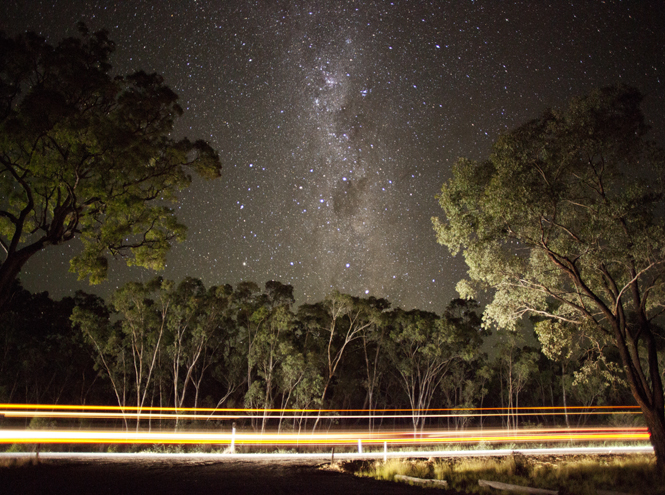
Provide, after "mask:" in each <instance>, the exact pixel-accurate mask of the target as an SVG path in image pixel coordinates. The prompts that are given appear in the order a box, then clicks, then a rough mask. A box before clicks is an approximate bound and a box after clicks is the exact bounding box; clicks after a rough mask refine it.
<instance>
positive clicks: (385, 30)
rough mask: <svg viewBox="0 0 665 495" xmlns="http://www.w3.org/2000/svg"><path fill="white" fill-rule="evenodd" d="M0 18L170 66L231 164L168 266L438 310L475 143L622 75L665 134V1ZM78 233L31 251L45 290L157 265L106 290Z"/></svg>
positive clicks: (33, 281) (12, 12) (148, 65)
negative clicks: (446, 196) (439, 227)
mask: <svg viewBox="0 0 665 495" xmlns="http://www.w3.org/2000/svg"><path fill="white" fill-rule="evenodd" d="M0 4H1V5H0V29H2V30H4V31H5V32H7V33H9V34H15V33H18V32H22V31H26V30H32V31H36V32H38V33H40V34H41V35H42V36H45V37H46V38H47V39H48V40H49V41H50V42H51V43H57V42H58V41H59V40H60V39H61V38H63V37H65V36H71V35H75V34H76V30H75V24H76V22H77V21H79V20H82V21H84V22H85V23H86V24H87V25H88V27H89V28H90V29H91V30H97V29H101V28H106V29H108V30H109V32H110V38H111V39H113V40H114V41H115V42H116V45H117V49H116V52H115V54H114V55H113V58H112V63H113V66H114V70H117V72H118V73H128V72H131V71H134V70H138V69H143V70H145V71H147V72H158V73H161V74H163V75H164V77H165V80H166V83H167V84H168V85H169V86H170V87H171V88H172V89H173V90H175V91H176V93H178V95H179V96H180V103H181V105H182V107H183V108H184V109H185V113H184V115H183V117H182V118H181V119H180V120H179V121H178V124H177V128H176V131H175V134H176V135H177V136H187V137H190V138H192V139H196V138H202V139H206V140H207V141H208V142H209V143H210V144H211V145H212V146H213V147H214V148H216V149H217V150H218V151H219V154H220V158H221V161H222V165H223V170H222V174H223V177H222V178H221V179H220V180H216V181H213V182H205V181H201V180H195V182H194V184H193V185H192V187H191V188H190V189H189V190H187V191H185V192H184V193H183V194H182V196H181V202H180V203H179V204H178V205H176V208H178V210H179V211H178V216H179V218H180V219H181V220H182V221H184V222H185V223H186V224H187V225H188V227H189V233H188V239H187V241H185V242H184V243H182V244H179V245H177V246H175V247H174V249H173V250H172V252H171V253H170V255H169V258H168V266H167V268H166V270H165V272H164V273H163V275H164V276H165V277H168V278H172V279H175V280H179V279H180V278H182V277H184V276H187V275H189V276H194V277H198V278H201V279H202V280H203V281H204V283H205V284H206V285H213V284H223V283H231V284H234V285H235V284H237V283H238V282H239V281H242V280H252V281H255V282H258V283H259V284H263V283H264V282H265V281H267V280H279V281H281V282H283V283H288V284H292V285H293V286H294V288H295V293H296V295H297V299H298V302H314V301H318V300H321V299H322V298H323V297H325V295H326V294H327V293H329V292H330V291H331V290H332V289H338V290H340V291H341V292H347V293H351V294H354V295H373V296H376V297H387V298H388V299H389V300H390V301H391V302H392V303H393V304H394V305H396V306H401V307H405V308H407V309H410V308H413V307H418V308H421V309H425V310H432V311H441V310H442V309H443V308H444V307H445V305H446V304H447V302H448V301H449V300H450V299H451V298H453V297H455V295H456V293H455V290H454V287H455V284H456V283H457V281H458V280H459V279H461V278H463V277H464V274H465V271H466V269H465V265H464V262H463V260H462V259H461V257H457V258H453V257H451V256H450V255H449V254H448V252H447V251H446V249H445V248H443V247H442V246H439V245H437V244H436V242H435V238H434V232H433V230H432V226H431V220H430V218H431V217H432V216H433V215H439V214H440V208H439V207H438V204H437V202H436V199H435V195H436V193H437V192H438V191H439V189H440V187H441V184H442V183H443V182H444V181H445V180H446V179H447V178H448V177H449V176H450V168H451V165H452V164H453V163H454V162H455V160H456V159H457V158H458V157H460V156H465V157H469V158H473V159H482V158H484V157H486V156H487V154H488V152H489V149H490V146H491V144H492V142H493V141H494V140H495V139H496V138H497V136H498V135H499V134H501V133H503V132H506V131H508V130H510V129H512V128H514V127H516V126H518V125H520V124H521V123H523V122H525V121H527V120H529V119H531V118H535V117H537V116H538V115H539V114H540V113H541V112H542V111H543V110H544V109H546V108H548V107H561V106H563V105H564V104H565V103H566V101H567V100H568V99H569V98H571V97H573V96H580V95H583V94H585V93H586V92H588V91H589V90H590V89H592V88H594V87H598V86H603V85H608V84H614V83H618V82H623V83H627V84H631V85H634V86H636V87H637V88H639V89H640V90H641V91H642V92H643V93H644V94H645V95H646V100H645V103H644V109H645V112H646V115H647V120H648V121H649V123H650V124H651V125H652V126H653V135H652V137H653V138H654V139H657V140H659V141H660V142H661V143H662V142H663V139H662V134H663V129H665V118H664V115H665V111H664V110H665V95H664V94H663V89H664V87H663V82H665V80H664V78H665V3H663V2H662V1H648V0H635V1H610V0H608V1H592V0H585V1H563V0H551V1H548V2H547V1H540V0H532V1H524V2H512V1H510V2H509V1H498V0H487V1H483V0H476V1H470V0H450V1H445V0H439V1H415V0H411V1H407V0H402V1H370V0H366V1H361V0H356V1H353V0H348V1H345V0H329V1H322V0H319V1H299V0H292V1H280V0H263V1H250V0H225V1H222V0H209V1H204V0H198V1H197V0H180V1H175V0H170V1H169V0H145V1H140V0H116V1H111V0H109V1H107V2H103V1H94V0H88V1H81V0H3V1H2V2H0ZM77 249H78V246H77V244H76V243H73V244H71V245H68V246H64V247H57V248H50V249H48V250H47V251H45V252H43V253H40V254H39V255H38V256H37V257H35V258H33V259H32V260H30V261H29V262H28V264H27V265H26V267H25V269H24V271H23V273H22V274H21V279H22V281H23V283H24V285H25V286H26V287H27V288H29V289H30V290H49V292H50V293H51V294H52V295H53V296H55V297H61V296H63V295H67V294H70V293H71V292H72V291H73V290H75V289H78V288H82V289H84V290H88V291H90V290H92V291H95V292H97V293H100V294H102V295H107V294H109V293H110V292H111V291H112V290H114V289H115V288H116V287H117V286H119V285H120V284H122V283H124V282H125V281H127V280H130V279H131V280H148V279H149V278H150V277H152V276H153V275H154V274H153V273H151V272H148V271H147V270H143V269H139V268H132V269H129V268H126V267H124V266H123V264H122V263H120V262H114V263H112V264H111V273H110V276H109V281H108V282H106V283H104V284H102V285H101V286H98V287H95V288H94V289H91V287H90V286H88V284H87V283H84V282H77V281H76V276H75V275H73V274H70V273H68V271H67V269H68V266H69V265H68V259H69V258H70V257H71V255H72V254H73V253H75V252H77Z"/></svg>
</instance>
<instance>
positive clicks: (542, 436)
mask: <svg viewBox="0 0 665 495" xmlns="http://www.w3.org/2000/svg"><path fill="white" fill-rule="evenodd" d="M637 409H638V408H637V406H599V407H594V408H593V410H588V409H587V408H583V407H569V408H567V413H568V415H569V416H570V415H576V414H577V415H580V414H585V415H602V414H631V415H633V414H640V411H639V410H637ZM506 411H507V410H506V409H502V408H437V409H427V410H416V411H412V410H410V409H379V410H371V411H370V410H367V409H342V410H333V409H324V410H321V411H319V410H318V409H268V410H264V409H240V408H237V409H235V408H234V409H214V408H196V409H195V408H179V409H175V408H162V407H144V408H137V407H131V406H127V407H119V406H96V405H93V406H78V405H56V404H0V416H4V417H5V418H7V419H11V418H29V417H48V418H55V419H112V420H120V419H124V420H127V419H133V420H144V421H145V420H153V421H154V420H171V421H173V420H176V419H177V420H227V421H228V420H239V419H255V420H256V419H262V418H267V419H272V420H275V419H313V418H316V417H317V416H318V415H321V417H322V418H329V419H331V418H334V419H337V420H344V419H353V420H358V419H368V418H369V417H370V416H369V415H368V414H367V413H372V414H371V417H372V419H374V420H377V419H410V418H412V417H414V416H426V417H427V418H450V417H453V418H455V417H457V418H459V417H469V416H480V415H481V414H482V416H483V417H484V418H487V417H497V416H504V415H505V414H504V412H506ZM516 412H517V414H519V415H520V416H555V415H563V414H564V409H563V408H561V407H521V408H519V409H518V410H517V411H516ZM271 413H272V414H271ZM359 413H366V414H359ZM511 414H515V410H514V409H513V410H511ZM227 428H228V426H227ZM649 438H650V435H649V432H648V430H647V429H646V428H602V427H598V428H571V429H568V428H532V429H529V428H520V429H516V430H515V429H513V430H504V429H488V430H477V429H468V430H457V431H450V430H440V429H437V430H424V431H422V432H418V433H414V432H413V430H401V431H392V430H387V431H377V432H375V433H369V432H368V431H367V430H340V431H334V432H332V433H331V432H324V431H320V432H315V433H300V434H294V433H275V432H268V433H254V432H244V431H241V432H237V433H234V434H232V433H230V432H228V430H227V431H226V432H220V431H210V430H208V431H195V430H184V431H175V432H174V431H167V430H161V431H155V430H154V429H153V430H152V431H142V430H141V429H137V431H127V430H115V431H112V430H99V429H90V430H71V429H69V430H67V429H50V430H47V429H29V430H23V429H4V430H0V444H13V443H25V444H37V443H53V444H56V443H57V444H64V443H70V444H215V445H229V444H231V443H232V442H233V443H234V444H236V445H329V446H330V445H333V446H336V445H346V446H353V445H355V444H356V443H357V442H358V441H359V440H360V441H361V442H364V443H366V444H370V445H371V444H384V443H385V444H390V445H408V446H422V445H427V444H429V445H436V444H439V445H443V444H454V443H459V444H472V443H480V442H484V443H529V442H540V443H558V442H580V441H581V442H606V441H617V442H618V441H620V442H633V441H649Z"/></svg>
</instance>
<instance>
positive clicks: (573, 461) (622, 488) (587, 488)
mask: <svg viewBox="0 0 665 495" xmlns="http://www.w3.org/2000/svg"><path fill="white" fill-rule="evenodd" d="M342 469H345V470H350V471H353V472H354V473H355V474H356V475H357V476H368V477H372V478H376V479H381V480H388V481H393V480H394V479H395V475H406V476H412V477H415V478H424V479H438V480H446V481H447V482H448V486H449V488H451V489H454V490H458V491H461V492H464V493H498V492H499V491H498V490H496V489H492V488H487V487H482V486H480V485H479V484H478V480H488V481H499V482H502V483H508V484H512V485H520V486H528V487H532V488H541V489H549V490H558V491H559V493H560V494H561V495H567V494H571V495H572V494H575V495H595V494H596V493H597V492H596V490H598V489H601V490H610V491H614V492H618V493H631V494H638V493H639V494H644V495H651V494H663V493H665V475H664V474H663V473H662V471H660V470H659V469H657V467H656V459H655V456H654V455H633V454H630V455H600V456H580V455H575V456H534V457H532V456H529V457H525V456H519V455H517V456H508V457H501V458H489V459H488V458H479V457H475V458H447V459H437V460H435V461H433V460H426V461H425V460H422V461H421V460H388V461H387V462H383V461H377V462H371V463H370V462H366V463H363V464H360V463H355V464H354V463H347V466H342Z"/></svg>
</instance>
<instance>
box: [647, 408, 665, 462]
mask: <svg viewBox="0 0 665 495" xmlns="http://www.w3.org/2000/svg"><path fill="white" fill-rule="evenodd" d="M642 414H644V420H645V421H646V424H647V427H648V428H649V433H650V434H651V445H653V451H654V453H655V454H656V465H657V466H658V468H659V470H660V471H661V472H663V470H665V416H663V410H662V409H658V408H655V409H650V408H646V407H644V406H643V407H642Z"/></svg>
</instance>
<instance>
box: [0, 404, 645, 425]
mask: <svg viewBox="0 0 665 495" xmlns="http://www.w3.org/2000/svg"><path fill="white" fill-rule="evenodd" d="M592 409H593V410H590V408H586V407H582V406H572V407H568V408H566V409H564V408H563V407H520V408H513V409H511V410H510V413H511V414H517V415H519V416H560V415H563V414H568V415H569V416H570V415H573V416H574V415H603V414H641V411H640V410H639V406H596V407H593V408H592ZM89 411H92V412H89ZM499 411H502V412H499ZM508 411H509V410H508V409H507V408H498V407H486V408H432V409H414V410H412V409H321V410H318V409H257V408H225V409H219V408H205V407H203V408H177V409H176V408H173V407H150V406H147V407H142V408H138V407H136V406H123V407H120V406H95V405H93V406H78V405H61V404H0V416H4V417H7V418H22V417H23V418H25V417H45V418H69V419H82V418H86V419H147V420H176V419H177V420H180V419H187V420H205V421H208V420H229V419H233V420H237V419H263V418H265V419H307V418H314V417H317V416H320V417H322V418H338V419H368V418H369V417H370V416H371V417H372V418H373V419H409V418H413V417H414V416H426V417H427V418H453V417H457V418H460V417H475V416H480V415H482V416H483V417H485V418H488V417H499V416H505V415H506V414H507V412H508ZM197 413H199V414H197ZM287 413H288V414H287ZM331 413H334V414H331ZM348 413H366V414H348ZM398 413H402V414H398ZM315 414H316V415H317V416H315Z"/></svg>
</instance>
